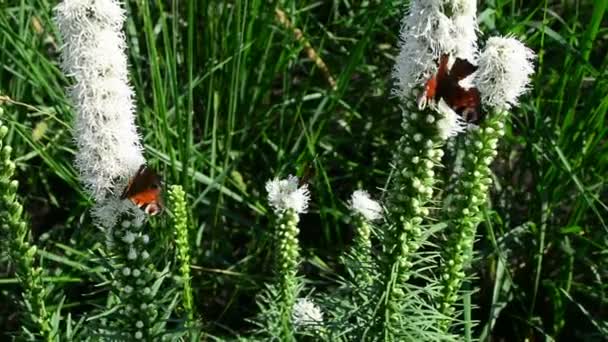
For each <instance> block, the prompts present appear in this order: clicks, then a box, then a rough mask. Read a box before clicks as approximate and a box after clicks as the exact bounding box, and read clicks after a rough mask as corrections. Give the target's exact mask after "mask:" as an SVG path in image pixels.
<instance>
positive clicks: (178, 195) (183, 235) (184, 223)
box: [169, 185, 195, 326]
mask: <svg viewBox="0 0 608 342" xmlns="http://www.w3.org/2000/svg"><path fill="white" fill-rule="evenodd" d="M169 198H170V200H171V203H172V205H173V215H174V217H173V220H174V225H175V229H174V232H175V242H176V245H177V259H178V261H179V272H180V276H181V278H182V284H183V291H182V293H183V295H182V301H183V303H182V304H183V308H184V311H185V312H186V316H187V319H188V322H187V326H192V324H193V323H194V322H195V308H194V304H193V296H192V282H191V277H190V244H189V242H188V241H189V238H188V235H189V234H188V214H187V210H186V193H185V192H184V190H183V189H182V187H181V186H179V185H174V186H172V187H171V190H169Z"/></svg>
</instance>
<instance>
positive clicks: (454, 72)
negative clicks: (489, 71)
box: [450, 58, 477, 82]
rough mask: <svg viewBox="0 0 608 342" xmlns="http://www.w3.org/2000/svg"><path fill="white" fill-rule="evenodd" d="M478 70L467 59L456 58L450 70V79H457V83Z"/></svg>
mask: <svg viewBox="0 0 608 342" xmlns="http://www.w3.org/2000/svg"><path fill="white" fill-rule="evenodd" d="M476 70H477V67H476V66H475V65H473V64H471V63H469V61H467V60H466V59H461V58H456V60H455V61H454V64H453V65H452V68H451V69H450V78H452V79H455V80H456V81H457V82H459V81H462V80H463V79H465V78H467V77H468V76H470V75H471V74H472V73H474V72H475V71H476Z"/></svg>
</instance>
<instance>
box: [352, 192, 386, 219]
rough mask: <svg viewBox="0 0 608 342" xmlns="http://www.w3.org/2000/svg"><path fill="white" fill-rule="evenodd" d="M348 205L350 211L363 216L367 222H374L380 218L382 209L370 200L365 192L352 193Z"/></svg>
mask: <svg viewBox="0 0 608 342" xmlns="http://www.w3.org/2000/svg"><path fill="white" fill-rule="evenodd" d="M349 204H350V208H351V210H353V211H354V212H355V213H358V214H361V215H363V217H365V219H366V220H368V221H375V220H377V219H379V218H380V217H382V207H381V206H380V204H379V203H378V202H376V201H374V200H372V199H371V198H370V196H369V194H368V193H367V191H365V190H357V191H355V192H353V195H352V196H351V199H350V203H349Z"/></svg>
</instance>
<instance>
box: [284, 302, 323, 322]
mask: <svg viewBox="0 0 608 342" xmlns="http://www.w3.org/2000/svg"><path fill="white" fill-rule="evenodd" d="M292 320H293V324H294V325H295V326H296V327H307V326H314V325H320V324H322V323H323V312H322V311H321V309H319V307H318V306H317V305H316V304H315V303H314V302H313V301H311V300H310V299H308V298H298V300H297V301H296V303H295V305H294V306H293V314H292Z"/></svg>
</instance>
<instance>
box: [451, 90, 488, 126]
mask: <svg viewBox="0 0 608 342" xmlns="http://www.w3.org/2000/svg"><path fill="white" fill-rule="evenodd" d="M445 102H446V103H447V104H448V106H450V108H452V109H453V110H454V111H455V112H456V113H458V114H459V115H460V116H462V118H463V119H465V121H467V122H471V123H474V124H476V123H478V122H479V120H481V119H482V116H483V114H482V112H481V96H480V95H479V90H477V88H469V89H464V88H462V87H461V86H459V85H458V87H456V88H454V90H453V91H452V92H450V93H449V94H448V95H447V96H446V97H445Z"/></svg>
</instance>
